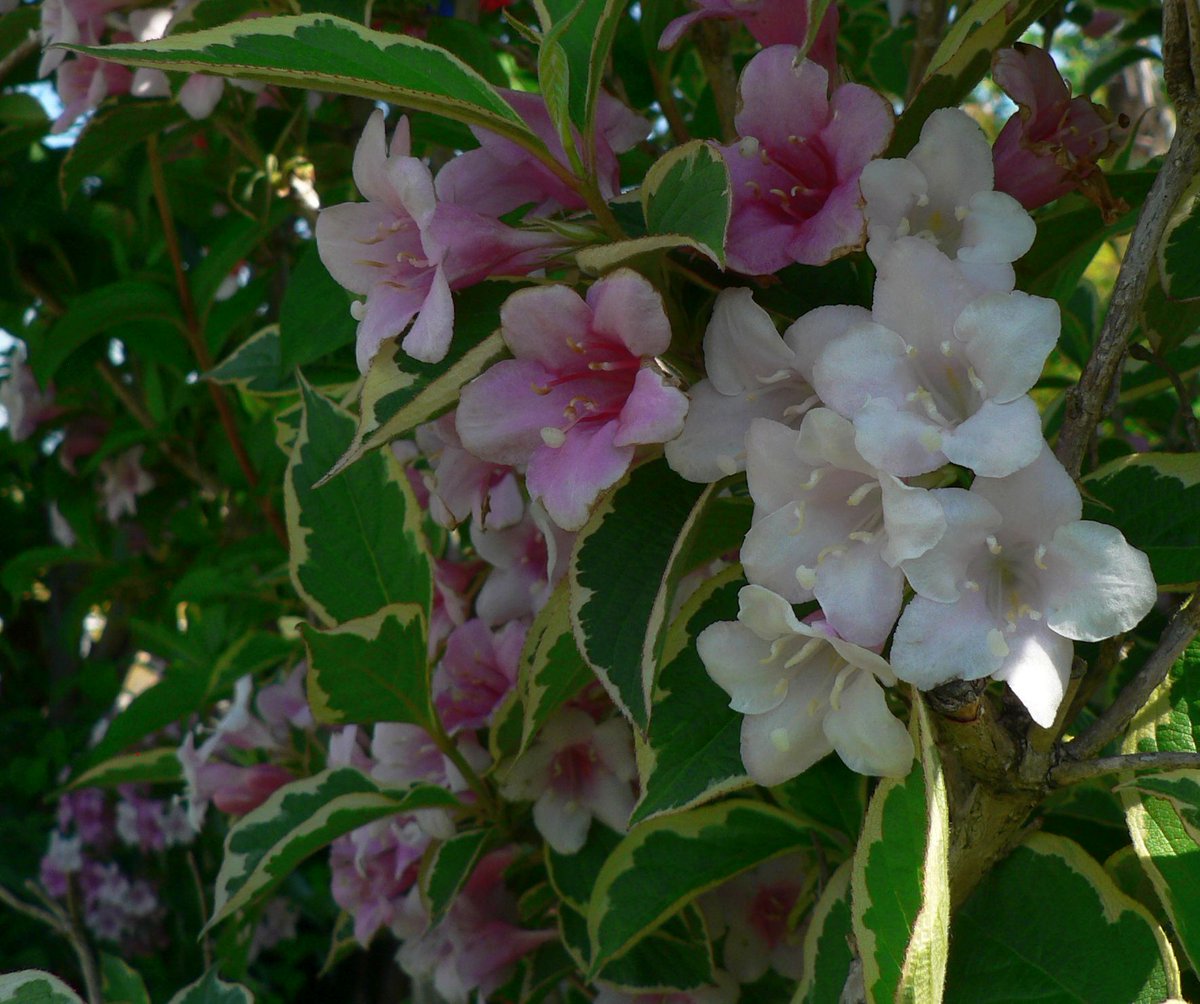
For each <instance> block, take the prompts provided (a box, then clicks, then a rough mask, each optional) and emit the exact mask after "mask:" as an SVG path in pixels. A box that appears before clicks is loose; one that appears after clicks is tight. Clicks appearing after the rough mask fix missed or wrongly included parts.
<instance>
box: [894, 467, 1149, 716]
mask: <svg viewBox="0 0 1200 1004" xmlns="http://www.w3.org/2000/svg"><path fill="white" fill-rule="evenodd" d="M933 494H935V495H939V496H940V497H941V498H942V500H943V507H944V509H945V512H946V514H947V522H948V527H947V530H946V533H945V535H944V536H943V537H942V539H941V540H940V541H939V542H938V544H937V545H936V546H935V547H933V548H931V549H930V550H929V551H927V552H926V553H925V554H923V555H921V556H920V557H918V558H915V559H913V560H911V561H907V562H905V563H904V565H903V568H904V573H905V575H906V576H907V577H908V581H909V583H910V584H911V585H912V587H913V589H915V590H916V592H917V596H916V597H915V598H914V599H913V600H912V602H910V603H909V605H908V606H907V607H906V608H905V610H904V613H903V614H902V615H901V617H900V623H899V624H898V625H897V626H896V634H895V637H894V639H893V641H892V649H891V659H892V666H893V668H894V669H895V671H896V675H897V676H898V677H899V678H900V679H902V680H906V681H908V682H909V683H912V684H914V685H915V686H917V687H920V688H921V689H922V690H927V689H929V688H931V687H936V686H938V685H939V684H942V683H945V682H946V681H948V680H953V679H981V678H983V677H985V676H992V677H994V678H995V679H997V680H1004V681H1005V682H1007V683H1008V685H1009V687H1011V688H1012V691H1013V693H1015V694H1016V695H1017V697H1018V698H1020V700H1021V703H1022V704H1024V705H1025V708H1026V709H1027V710H1028V712H1029V715H1030V717H1031V718H1032V719H1033V720H1034V721H1035V722H1037V724H1038V725H1041V726H1042V727H1043V728H1048V727H1049V726H1050V725H1052V724H1053V722H1054V717H1055V715H1056V713H1057V712H1058V706H1059V704H1060V703H1061V702H1062V698H1063V695H1064V693H1065V692H1066V685H1067V680H1068V678H1069V677H1070V672H1071V659H1072V654H1073V649H1074V646H1073V644H1072V642H1073V641H1100V640H1102V639H1104V638H1111V637H1112V636H1113V635H1116V634H1120V633H1121V632H1123V631H1128V630H1129V629H1130V628H1132V627H1134V625H1136V624H1137V623H1138V622H1139V621H1140V620H1141V619H1142V618H1143V617H1145V616H1146V614H1147V613H1149V611H1150V608H1151V607H1152V606H1153V605H1154V600H1155V596H1156V592H1155V585H1154V576H1153V574H1152V573H1151V571H1150V563H1149V561H1148V560H1147V558H1146V556H1145V555H1144V554H1143V553H1142V552H1141V551H1139V550H1137V549H1136V548H1134V547H1131V546H1130V545H1129V544H1128V543H1127V542H1126V541H1125V538H1124V537H1123V536H1122V535H1121V533H1120V532H1119V531H1118V530H1116V529H1115V528H1113V527H1111V526H1106V525H1105V524H1103V523H1094V522H1092V521H1090V520H1081V519H1080V518H1079V517H1080V515H1081V513H1082V502H1081V501H1080V496H1079V489H1078V488H1076V487H1075V482H1074V481H1073V480H1072V479H1071V476H1070V475H1069V474H1068V473H1067V472H1066V470H1065V469H1064V468H1063V466H1062V464H1060V463H1059V462H1058V461H1057V460H1056V459H1055V457H1054V454H1053V453H1051V452H1050V449H1049V447H1046V446H1043V449H1042V453H1041V455H1040V456H1039V457H1038V458H1037V460H1036V461H1034V463H1032V464H1030V465H1028V466H1027V467H1025V468H1024V469H1023V470H1020V471H1018V472H1017V473H1015V474H1012V475H1010V476H1008V477H1006V478H985V477H979V478H976V479H975V480H974V482H972V484H971V489H970V491H969V492H968V491H964V490H963V489H961V488H943V489H937V490H936V491H935V492H933Z"/></svg>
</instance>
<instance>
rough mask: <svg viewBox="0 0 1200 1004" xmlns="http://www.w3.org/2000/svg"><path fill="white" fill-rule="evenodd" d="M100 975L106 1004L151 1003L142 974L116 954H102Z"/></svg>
mask: <svg viewBox="0 0 1200 1004" xmlns="http://www.w3.org/2000/svg"><path fill="white" fill-rule="evenodd" d="M100 976H101V980H102V986H101V994H102V996H103V998H104V1004H150V994H149V992H148V991H147V990H146V984H145V982H144V981H143V980H142V977H141V974H140V973H138V971H137V970H136V969H134V968H132V967H131V966H130V965H129V964H128V963H126V962H124V961H122V960H121V959H119V958H117V957H116V956H115V955H109V954H108V953H107V952H105V953H103V954H102V955H101V956H100Z"/></svg>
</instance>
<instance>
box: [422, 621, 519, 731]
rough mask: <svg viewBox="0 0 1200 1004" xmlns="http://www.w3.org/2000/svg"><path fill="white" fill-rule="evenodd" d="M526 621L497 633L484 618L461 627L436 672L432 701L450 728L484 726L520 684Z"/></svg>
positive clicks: (455, 729)
mask: <svg viewBox="0 0 1200 1004" xmlns="http://www.w3.org/2000/svg"><path fill="white" fill-rule="evenodd" d="M524 644H525V625H524V624H523V623H521V622H520V621H511V622H509V623H508V624H505V625H504V627H502V628H500V630H498V631H495V632H492V631H490V630H489V629H488V626H487V625H486V624H484V622H483V621H481V620H478V619H476V620H469V621H467V623H466V624H464V625H463V626H462V627H460V628H456V629H455V630H454V632H453V634H451V635H450V638H449V640H448V641H447V642H446V654H445V656H443V658H442V661H441V663H440V664H439V665H438V667H437V670H436V671H435V672H434V675H433V700H434V704H435V705H436V707H437V709H438V713H439V714H440V715H441V717H442V724H443V725H445V727H446V729H447V731H449V732H451V733H454V732H458V731H459V730H461V729H478V728H483V727H484V726H485V725H487V724H488V722H489V721H491V718H492V713H493V712H494V711H495V710H496V708H497V706H498V705H499V704H500V702H501V701H502V700H504V698H505V697H506V696H507V695H508V692H509V691H510V690H512V689H513V687H515V686H516V685H517V663H518V661H519V660H520V658H521V646H522V645H524Z"/></svg>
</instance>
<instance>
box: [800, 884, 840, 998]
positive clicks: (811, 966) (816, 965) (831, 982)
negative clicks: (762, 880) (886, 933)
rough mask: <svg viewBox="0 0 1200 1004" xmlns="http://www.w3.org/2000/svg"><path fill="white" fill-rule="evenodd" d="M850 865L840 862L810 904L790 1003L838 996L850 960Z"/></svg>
mask: <svg viewBox="0 0 1200 1004" xmlns="http://www.w3.org/2000/svg"><path fill="white" fill-rule="evenodd" d="M851 867H852V864H851V862H849V861H845V862H843V863H842V865H841V867H840V868H838V870H837V871H836V872H834V873H833V875H832V877H831V878H830V879H829V884H828V885H827V886H826V887H825V891H824V892H823V893H821V898H820V899H819V900H817V905H816V906H814V907H813V911H812V916H811V917H810V918H809V921H808V930H807V931H806V932H805V934H804V955H803V958H804V973H803V975H802V976H801V977H800V983H799V985H798V986H797V987H796V995H795V996H794V997H793V998H792V1004H825V1002H827V1001H836V1000H839V999H840V998H841V996H842V988H843V987H845V985H846V978H847V977H848V976H849V974H850V965H851V963H852V962H853V961H854V953H853V952H851V950H850V937H851V934H852V932H851V918H850V870H851Z"/></svg>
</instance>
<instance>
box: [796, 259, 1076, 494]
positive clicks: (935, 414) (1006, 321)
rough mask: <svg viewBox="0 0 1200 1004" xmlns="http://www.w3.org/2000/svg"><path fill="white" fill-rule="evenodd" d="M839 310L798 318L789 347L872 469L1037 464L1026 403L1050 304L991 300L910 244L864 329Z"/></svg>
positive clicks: (1035, 430) (1050, 333)
mask: <svg viewBox="0 0 1200 1004" xmlns="http://www.w3.org/2000/svg"><path fill="white" fill-rule="evenodd" d="M836 309H837V308H821V309H819V310H816V311H813V312H812V313H810V314H806V315H805V316H804V317H801V318H800V319H799V320H798V321H797V322H796V323H795V325H793V329H794V332H791V331H790V332H789V338H790V337H792V336H793V334H794V336H795V337H796V338H797V339H801V338H803V339H804V340H806V342H807V343H808V345H809V351H810V352H812V353H813V356H814V363H813V366H812V372H811V376H810V379H811V382H812V385H813V387H814V388H815V389H816V391H817V393H818V394H819V395H820V396H821V400H822V401H823V402H824V403H825V404H826V405H828V406H829V407H830V408H832V409H833V410H834V411H836V412H838V413H839V414H840V415H843V416H845V417H846V418H848V419H850V420H851V421H852V422H853V423H854V428H855V443H856V445H857V447H858V451H859V452H860V453H861V454H862V455H863V457H864V458H865V459H866V460H867V462H868V463H870V464H872V465H874V466H875V467H878V468H879V469H880V470H885V471H888V472H889V473H891V474H895V475H897V476H899V477H908V476H911V475H917V474H925V473H927V472H929V471H933V470H936V469H937V468H939V467H941V466H943V465H944V464H945V463H946V462H947V461H949V462H951V463H955V464H961V465H962V466H964V467H969V468H970V469H971V470H973V471H975V473H976V474H982V475H983V476H985V477H1004V476H1005V475H1007V474H1011V473H1012V472H1013V471H1017V470H1020V469H1021V468H1022V467H1024V466H1025V465H1026V464H1029V463H1032V462H1033V460H1034V459H1035V458H1036V457H1037V455H1038V453H1039V452H1040V451H1041V448H1042V431H1041V419H1040V417H1039V416H1038V411H1037V407H1036V406H1035V405H1034V403H1033V402H1032V401H1031V400H1030V399H1029V397H1028V396H1027V394H1026V392H1027V391H1028V390H1029V389H1030V388H1031V387H1032V386H1033V385H1034V383H1036V381H1037V378H1038V376H1039V375H1040V373H1041V369H1042V364H1043V363H1044V362H1045V359H1046V356H1047V355H1048V354H1049V352H1050V350H1051V348H1053V346H1054V343H1055V342H1056V341H1057V339H1058V333H1059V311H1058V305H1057V304H1056V303H1055V302H1054V301H1053V300H1048V299H1045V298H1044V297H1040V296H1029V295H1028V294H1026V293H1020V292H1008V293H1003V292H1000V293H998V292H989V291H987V290H986V289H984V288H983V287H981V286H979V285H977V284H975V283H972V282H970V281H968V280H967V279H966V278H965V277H964V276H963V275H962V272H961V270H959V269H958V268H957V266H955V264H954V263H953V262H951V261H950V260H949V259H948V258H947V257H946V256H945V255H943V254H941V253H940V252H939V251H938V250H937V249H936V248H934V247H933V246H932V245H930V244H929V243H927V242H926V241H923V240H920V239H918V238H915V237H905V238H902V239H900V240H897V241H895V242H894V243H893V244H892V246H891V249H890V250H889V251H888V253H887V254H886V255H885V256H884V257H883V259H882V261H881V262H880V265H879V277H878V280H877V281H876V284H875V303H874V306H873V308H872V312H871V315H870V318H869V319H862V318H861V315H859V317H860V319H859V320H858V321H855V320H854V318H853V315H848V314H846V313H845V308H842V311H843V313H842V314H841V315H838V316H834V315H833V314H831V313H830V312H831V311H832V310H836ZM831 321H832V322H836V323H831Z"/></svg>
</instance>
